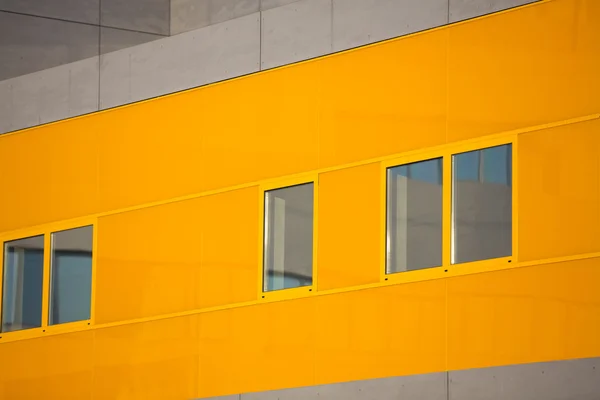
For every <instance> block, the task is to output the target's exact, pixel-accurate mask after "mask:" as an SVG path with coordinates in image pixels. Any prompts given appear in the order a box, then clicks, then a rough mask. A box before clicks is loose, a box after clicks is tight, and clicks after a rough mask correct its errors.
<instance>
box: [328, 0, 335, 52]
mask: <svg viewBox="0 0 600 400" xmlns="http://www.w3.org/2000/svg"><path fill="white" fill-rule="evenodd" d="M329 1H330V2H331V3H330V4H331V16H330V27H329V29H330V30H331V31H330V32H331V40H330V41H329V53H333V12H334V8H333V1H334V0H329Z"/></svg>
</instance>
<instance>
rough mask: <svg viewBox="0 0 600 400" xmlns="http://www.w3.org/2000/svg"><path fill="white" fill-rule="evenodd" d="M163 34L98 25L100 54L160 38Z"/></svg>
mask: <svg viewBox="0 0 600 400" xmlns="http://www.w3.org/2000/svg"><path fill="white" fill-rule="evenodd" d="M164 37H165V36H163V35H157V34H154V33H143V32H135V31H128V30H124V29H117V28H106V27H100V54H106V53H110V52H111V51H117V50H121V49H125V48H127V47H132V46H137V45H138V44H142V43H147V42H151V41H153V40H157V39H162V38H164Z"/></svg>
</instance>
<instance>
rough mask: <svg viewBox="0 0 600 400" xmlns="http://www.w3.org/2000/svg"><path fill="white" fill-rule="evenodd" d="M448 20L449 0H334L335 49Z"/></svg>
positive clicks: (378, 39) (441, 23)
mask: <svg viewBox="0 0 600 400" xmlns="http://www.w3.org/2000/svg"><path fill="white" fill-rule="evenodd" d="M446 23H448V0H333V51H340V50H345V49H349V48H352V47H357V46H362V45H365V44H368V43H373V42H377V41H380V40H385V39H390V38H393V37H396V36H402V35H407V34H410V33H414V32H418V31H422V30H425V29H430V28H434V27H437V26H441V25H444V24H446Z"/></svg>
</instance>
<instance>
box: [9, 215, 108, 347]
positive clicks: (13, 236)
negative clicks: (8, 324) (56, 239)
mask: <svg viewBox="0 0 600 400" xmlns="http://www.w3.org/2000/svg"><path fill="white" fill-rule="evenodd" d="M97 222H98V219H97V218H96V217H87V218H78V219H72V220H68V221H61V222H54V223H51V224H45V225H41V226H37V227H32V228H26V229H19V230H16V231H11V232H8V233H2V234H0V313H1V310H2V301H3V298H4V243H6V242H10V241H13V240H19V239H23V238H28V237H33V236H40V235H43V236H44V258H43V260H44V261H43V262H44V265H43V278H42V279H43V281H42V282H43V283H42V323H41V325H42V326H41V327H39V328H31V329H24V330H19V331H13V332H0V343H2V342H10V341H14V340H22V339H29V338H35V337H40V336H45V335H54V334H59V333H68V332H74V331H81V330H82V329H87V328H90V327H91V326H92V325H93V323H94V320H95V309H96V307H95V298H96V270H97V267H96V261H97V254H98V253H97V243H98V233H97V230H98V223H97ZM84 226H92V287H91V293H90V295H91V299H90V318H89V319H87V320H83V321H75V322H68V323H64V324H55V325H49V314H50V309H49V305H50V275H51V263H52V260H51V254H52V234H53V233H57V232H61V231H65V230H69V229H75V228H81V227H84ZM0 319H1V317H0Z"/></svg>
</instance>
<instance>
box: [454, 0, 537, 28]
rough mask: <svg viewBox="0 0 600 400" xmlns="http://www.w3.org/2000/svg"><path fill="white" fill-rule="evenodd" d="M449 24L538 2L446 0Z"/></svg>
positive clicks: (534, 0) (528, 0)
mask: <svg viewBox="0 0 600 400" xmlns="http://www.w3.org/2000/svg"><path fill="white" fill-rule="evenodd" d="M448 1H449V2H450V3H449V7H448V10H449V14H450V22H451V23H452V22H457V21H461V20H464V19H469V18H475V17H479V16H481V15H485V14H490V13H493V12H497V11H501V10H505V9H508V8H512V7H517V6H522V5H524V4H528V3H535V2H536V1H538V0H448Z"/></svg>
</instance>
